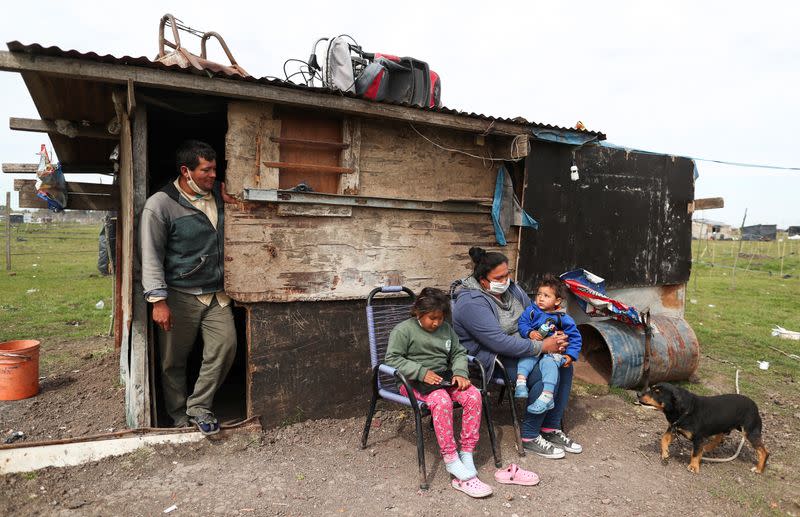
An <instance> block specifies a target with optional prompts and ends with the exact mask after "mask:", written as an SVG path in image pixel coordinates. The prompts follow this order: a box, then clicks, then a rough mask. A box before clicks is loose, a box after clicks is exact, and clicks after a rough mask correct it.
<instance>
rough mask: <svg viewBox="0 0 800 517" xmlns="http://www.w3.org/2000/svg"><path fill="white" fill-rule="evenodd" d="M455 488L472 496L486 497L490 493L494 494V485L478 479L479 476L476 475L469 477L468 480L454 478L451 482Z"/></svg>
mask: <svg viewBox="0 0 800 517" xmlns="http://www.w3.org/2000/svg"><path fill="white" fill-rule="evenodd" d="M451 484H452V485H453V488H455V489H456V490H460V491H461V492H464V493H465V494H467V495H468V496H470V497H476V498H477V497H486V496H488V495H492V487H490V486H489V485H487V484H486V483H484V482H483V481H481V480H480V479H478V477H477V476H476V477H474V478H471V479H468V480H466V481H459V480H458V479H453V481H452V482H451Z"/></svg>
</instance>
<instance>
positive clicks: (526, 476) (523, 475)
mask: <svg viewBox="0 0 800 517" xmlns="http://www.w3.org/2000/svg"><path fill="white" fill-rule="evenodd" d="M494 478H495V479H496V480H497V482H498V483H503V484H504V485H524V486H534V485H538V484H539V476H537V475H536V473H535V472H531V471H530V470H524V469H521V468H519V466H517V464H516V463H512V464H511V465H509V467H508V468H507V469H505V470H498V471H497V472H495V473H494Z"/></svg>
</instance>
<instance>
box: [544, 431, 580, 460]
mask: <svg viewBox="0 0 800 517" xmlns="http://www.w3.org/2000/svg"><path fill="white" fill-rule="evenodd" d="M542 436H544V439H545V440H547V441H548V442H550V443H552V444H553V445H555V446H556V447H561V448H562V449H564V450H565V451H567V452H571V453H573V454H580V453H581V452H583V447H581V444H579V443H576V442H574V441H572V439H570V437H569V436H567V435H566V434H564V431H562V430H560V429H556V430H555V431H550V432H549V433H545V432H542Z"/></svg>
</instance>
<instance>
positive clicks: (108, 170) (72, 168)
mask: <svg viewBox="0 0 800 517" xmlns="http://www.w3.org/2000/svg"><path fill="white" fill-rule="evenodd" d="M38 168H39V164H38V163H4V164H3V173H4V174H36V170H37V169H38ZM61 171H62V172H63V173H64V174H114V166H113V165H112V164H110V163H109V164H108V165H102V164H86V165H70V164H66V163H64V164H62V165H61Z"/></svg>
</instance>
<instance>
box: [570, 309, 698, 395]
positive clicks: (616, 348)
mask: <svg viewBox="0 0 800 517" xmlns="http://www.w3.org/2000/svg"><path fill="white" fill-rule="evenodd" d="M650 323H651V325H652V328H653V337H652V339H651V342H650V376H649V378H648V380H649V382H650V383H655V382H659V381H681V380H686V379H688V378H689V376H691V375H692V374H693V373H694V372H695V370H696V369H697V365H698V363H699V360H700V344H699V343H698V341H697V336H695V333H694V331H693V330H692V328H691V327H690V326H689V324H688V323H687V322H686V320H684V319H683V318H675V317H671V316H664V315H660V314H654V315H652V317H651V321H650ZM578 330H580V333H581V338H582V339H583V347H582V349H581V358H580V361H579V362H578V363H576V365H575V366H576V370H575V375H576V376H577V377H578V378H582V379H584V380H586V381H588V382H593V383H596V384H597V383H607V384H610V385H612V386H619V387H621V388H633V387H636V386H638V385H639V384H640V383H641V381H642V376H643V375H644V349H645V335H644V329H643V328H641V327H632V326H630V325H626V324H624V323H621V322H619V321H616V320H602V321H591V322H589V323H582V324H581V325H578ZM581 363H583V364H581Z"/></svg>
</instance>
